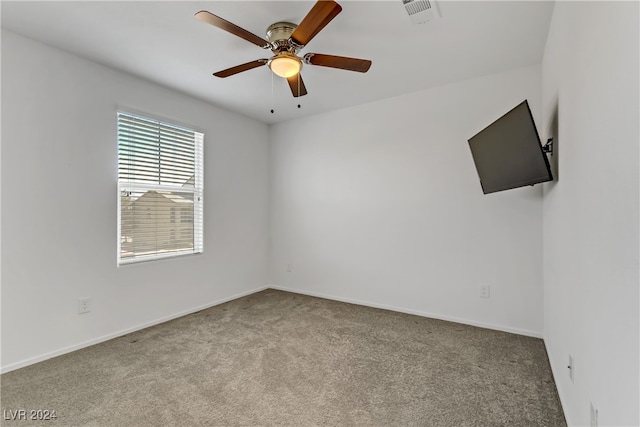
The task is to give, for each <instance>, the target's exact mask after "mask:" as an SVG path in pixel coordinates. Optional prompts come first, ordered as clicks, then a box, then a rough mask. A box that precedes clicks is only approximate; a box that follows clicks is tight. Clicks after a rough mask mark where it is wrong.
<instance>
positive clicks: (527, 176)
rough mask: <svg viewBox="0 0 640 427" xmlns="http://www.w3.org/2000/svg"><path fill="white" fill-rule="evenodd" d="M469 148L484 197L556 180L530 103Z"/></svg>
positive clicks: (471, 142)
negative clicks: (543, 147) (541, 141)
mask: <svg viewBox="0 0 640 427" xmlns="http://www.w3.org/2000/svg"><path fill="white" fill-rule="evenodd" d="M469 147H470V148H471V155H472V156H473V161H474V163H475V165H476V170H477V171H478V176H479V178H480V185H481V186H482V191H483V192H484V194H489V193H495V192H497V191H503V190H510V189H512V188H518V187H524V186H526V185H534V184H538V183H541V182H546V181H552V180H553V176H552V175H551V168H550V167H549V160H548V159H547V155H546V154H545V153H544V151H543V149H542V144H541V143H540V137H539V136H538V131H537V130H536V125H535V123H534V121H533V116H532V115H531V110H530V109H529V103H528V102H527V101H526V100H524V101H523V102H522V103H521V104H519V105H518V106H516V107H515V108H513V109H512V110H511V111H509V112H508V113H506V114H505V115H504V116H502V117H500V118H499V119H498V120H496V121H495V122H493V123H491V124H490V125H489V126H487V127H486V128H485V129H484V130H482V131H480V132H479V133H478V134H476V135H475V136H473V137H471V138H470V139H469Z"/></svg>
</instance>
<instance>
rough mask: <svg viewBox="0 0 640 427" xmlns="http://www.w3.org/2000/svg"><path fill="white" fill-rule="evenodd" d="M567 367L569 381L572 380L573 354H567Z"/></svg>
mask: <svg viewBox="0 0 640 427" xmlns="http://www.w3.org/2000/svg"><path fill="white" fill-rule="evenodd" d="M567 369H569V378H570V379H571V382H573V356H571V355H569V365H568V366H567Z"/></svg>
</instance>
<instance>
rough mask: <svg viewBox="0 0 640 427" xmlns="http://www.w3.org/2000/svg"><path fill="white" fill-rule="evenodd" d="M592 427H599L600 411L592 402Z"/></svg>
mask: <svg viewBox="0 0 640 427" xmlns="http://www.w3.org/2000/svg"><path fill="white" fill-rule="evenodd" d="M591 427H598V410H597V409H596V407H595V406H593V402H591Z"/></svg>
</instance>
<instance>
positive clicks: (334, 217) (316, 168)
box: [270, 66, 542, 336]
mask: <svg viewBox="0 0 640 427" xmlns="http://www.w3.org/2000/svg"><path fill="white" fill-rule="evenodd" d="M540 94H541V90H540V67H539V66H534V67H529V68H524V69H519V70H515V71H511V72H506V73H501V74H497V75H491V76H487V77H482V78H478V79H473V80H469V81H465V82H462V83H457V84H453V85H448V86H443V87H438V88H435V89H431V90H427V91H422V92H417V93H413V94H408V95H404V96H400V97H396V98H392V99H387V100H382V101H379V102H374V103H370V104H366V105H362V106H357V107H353V108H349V109H344V110H340V111H335V112H330V113H327V114H322V115H317V116H313V117H309V118H305V119H301V120H296V121H292V122H287V123H282V124H276V125H272V127H271V129H270V143H271V209H270V212H271V219H270V221H271V232H272V235H271V252H270V254H271V261H270V266H271V269H270V279H271V282H272V285H274V286H276V287H280V288H283V289H289V290H294V291H297V292H302V293H308V294H313V295H321V296H328V297H331V298H336V299H341V300H346V301H354V302H359V303H364V304H368V305H373V306H380V307H389V308H393V309H396V310H400V311H407V312H412V313H417V314H423V315H428V316H432V317H438V318H444V319H451V320H456V321H460V322H464V323H471V324H476V325H483V326H487V327H492V328H497V329H503V330H508V331H514V332H518V333H522V334H527V335H533V336H542V188H541V186H536V187H533V188H532V187H527V188H521V189H515V190H510V191H506V192H503V193H494V194H491V195H483V193H482V189H481V187H480V183H479V180H478V177H477V173H476V170H475V167H474V164H473V160H472V157H471V153H470V150H469V146H468V143H467V139H468V138H470V137H471V136H473V135H474V134H475V133H477V132H478V131H480V130H482V129H483V128H484V127H486V126H487V125H488V124H489V123H491V122H492V121H493V120H495V119H497V118H498V117H500V116H501V115H502V114H504V113H506V112H507V111H508V110H509V109H511V108H513V107H514V106H516V105H517V104H518V103H520V102H522V101H523V100H524V99H525V98H526V99H528V100H529V102H530V104H531V107H532V110H533V114H534V116H536V117H539V116H540V115H539V114H538V112H539V109H540V98H541V97H540ZM540 111H541V110H540ZM289 264H290V265H291V270H292V271H291V272H287V266H288V265H289ZM480 284H489V285H490V286H491V298H489V299H481V298H479V289H478V288H479V285H480Z"/></svg>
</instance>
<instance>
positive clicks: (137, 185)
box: [116, 108, 204, 267]
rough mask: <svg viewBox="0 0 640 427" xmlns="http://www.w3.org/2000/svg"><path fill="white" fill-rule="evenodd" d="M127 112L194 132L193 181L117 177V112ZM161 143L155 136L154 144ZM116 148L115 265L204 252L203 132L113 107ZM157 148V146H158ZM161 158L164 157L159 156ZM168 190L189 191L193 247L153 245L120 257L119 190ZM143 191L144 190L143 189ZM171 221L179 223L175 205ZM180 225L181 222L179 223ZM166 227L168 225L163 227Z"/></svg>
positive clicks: (118, 165)
mask: <svg viewBox="0 0 640 427" xmlns="http://www.w3.org/2000/svg"><path fill="white" fill-rule="evenodd" d="M121 115H123V116H127V117H129V118H137V119H141V120H144V121H147V122H154V123H157V124H158V126H159V127H170V128H176V129H178V130H180V131H187V132H190V133H193V135H194V160H193V168H194V175H193V179H194V183H193V186H192V187H189V186H187V187H185V186H183V185H184V184H183V185H172V184H149V183H145V182H130V181H126V180H123V179H121V177H120V172H121V166H120V160H121V138H120V133H121V126H120V123H121V121H120V116H121ZM161 143H162V141H161V139H160V138H158V145H160V144H161ZM116 151H117V165H116V182H117V235H116V241H117V252H116V260H117V266H118V267H120V266H123V265H129V264H138V263H142V262H150V261H157V260H162V259H169V258H176V257H183V256H187V255H198V254H201V253H203V252H204V216H203V212H204V133H203V132H202V131H200V130H197V129H196V127H194V126H187V125H183V124H179V123H177V122H176V121H173V120H167V119H163V118H158V117H154V116H153V115H149V114H145V113H139V112H132V111H131V110H128V109H120V108H118V109H117V110H116ZM159 151H160V148H159ZM162 161H164V160H162ZM150 190H153V191H163V192H165V191H168V192H177V193H189V194H193V216H189V217H190V218H191V219H192V222H191V224H192V230H193V231H192V234H193V247H192V248H186V249H175V250H167V251H162V250H159V248H158V247H156V248H155V252H153V253H149V254H141V255H134V256H130V257H124V258H123V257H122V239H123V236H122V194H123V191H130V192H134V191H135V192H141V191H150ZM145 194H146V193H145ZM174 209H175V212H176V215H175V219H174V220H175V223H171V226H179V225H181V223H180V221H179V220H180V217H181V214H182V209H184V208H181V207H175V208H174ZM182 225H184V224H182ZM167 230H168V229H167ZM173 231H174V232H175V234H178V233H182V232H181V230H178V229H176V230H173Z"/></svg>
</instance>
